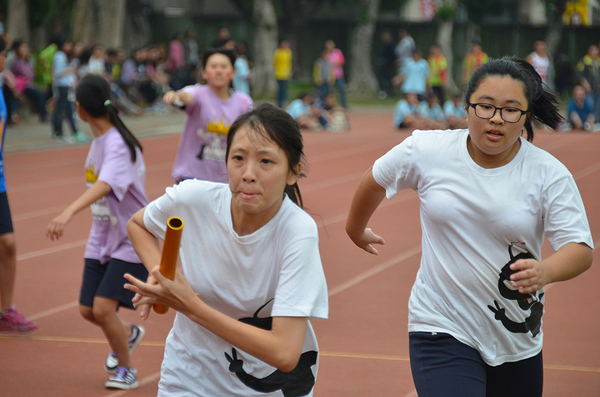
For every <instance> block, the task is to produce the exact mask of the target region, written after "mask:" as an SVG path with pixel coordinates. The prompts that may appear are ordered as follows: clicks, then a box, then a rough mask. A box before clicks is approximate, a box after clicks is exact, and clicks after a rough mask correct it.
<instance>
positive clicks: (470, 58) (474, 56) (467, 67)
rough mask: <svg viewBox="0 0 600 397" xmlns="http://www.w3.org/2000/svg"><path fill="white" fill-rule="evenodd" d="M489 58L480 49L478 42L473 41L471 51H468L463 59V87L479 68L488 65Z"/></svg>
mask: <svg viewBox="0 0 600 397" xmlns="http://www.w3.org/2000/svg"><path fill="white" fill-rule="evenodd" d="M488 60H489V57H488V55H487V54H486V53H485V52H483V50H482V49H481V43H480V42H479V41H478V40H473V43H472V44H471V51H469V52H468V53H467V54H466V55H465V58H464V59H463V85H464V86H466V85H467V83H468V81H469V80H470V79H471V76H472V75H473V73H475V71H476V70H477V69H478V68H479V67H480V66H481V65H484V64H486V63H488Z"/></svg>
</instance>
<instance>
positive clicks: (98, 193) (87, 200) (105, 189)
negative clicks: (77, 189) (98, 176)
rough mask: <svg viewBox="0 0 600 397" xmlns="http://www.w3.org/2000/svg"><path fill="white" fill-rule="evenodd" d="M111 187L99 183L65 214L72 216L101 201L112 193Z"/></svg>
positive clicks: (104, 183) (72, 204) (66, 210)
mask: <svg viewBox="0 0 600 397" xmlns="http://www.w3.org/2000/svg"><path fill="white" fill-rule="evenodd" d="M110 190H111V187H110V185H109V184H107V183H106V182H102V181H97V182H96V183H94V184H93V185H92V187H90V188H89V189H87V190H86V191H85V193H83V194H82V195H81V196H79V198H77V200H75V201H73V202H72V203H71V204H70V205H69V206H68V207H67V208H66V209H65V210H64V211H63V212H68V213H70V214H71V215H75V214H77V213H78V212H79V211H81V210H82V209H84V208H87V207H89V206H90V205H92V204H94V203H95V202H96V201H98V200H100V199H101V198H102V197H105V196H106V195H107V194H108V193H110Z"/></svg>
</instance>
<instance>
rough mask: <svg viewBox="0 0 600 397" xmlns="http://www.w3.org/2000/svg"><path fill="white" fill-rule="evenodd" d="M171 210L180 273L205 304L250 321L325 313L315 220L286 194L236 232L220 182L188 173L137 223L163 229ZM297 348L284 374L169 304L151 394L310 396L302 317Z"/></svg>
mask: <svg viewBox="0 0 600 397" xmlns="http://www.w3.org/2000/svg"><path fill="white" fill-rule="evenodd" d="M171 216H178V217H180V218H181V219H182V220H183V222H184V228H183V232H182V237H181V249H180V255H181V262H182V267H183V274H184V275H185V277H186V279H187V281H188V282H189V284H190V285H191V287H192V288H193V289H194V291H196V292H197V293H198V294H199V295H200V298H201V299H202V300H203V301H204V302H205V303H206V304H208V305H209V306H211V307H212V308H214V309H216V310H218V311H220V312H221V313H224V314H226V315H228V316H230V317H232V318H234V319H239V320H241V321H243V322H248V323H252V322H254V323H255V325H256V324H258V323H259V322H262V323H265V322H267V323H269V319H268V318H269V317H276V316H289V317H308V318H309V319H325V318H327V316H328V296H327V285H326V283H325V276H324V273H323V267H322V264H321V258H320V255H319V246H318V232H317V226H316V224H315V222H314V220H313V219H312V218H311V217H310V216H309V215H308V214H307V213H306V212H304V211H303V210H302V209H301V208H300V207H298V206H297V205H295V204H294V203H293V202H292V201H291V200H290V199H289V198H288V197H287V196H286V197H285V198H284V200H283V203H282V205H281V208H280V209H279V211H278V212H277V214H276V215H275V216H274V217H273V219H271V220H270V221H269V222H268V223H267V224H266V225H265V226H263V227H262V228H260V229H259V230H257V231H256V232H254V233H252V234H250V235H246V236H239V235H238V234H237V233H236V232H235V231H234V229H233V224H232V220H231V191H230V189H229V185H227V184H222V183H214V182H208V181H200V180H187V181H183V182H181V183H180V184H179V185H176V186H173V187H171V188H167V190H166V194H165V195H163V196H162V197H160V198H158V199H157V200H155V201H153V202H151V203H150V204H149V205H148V206H147V207H146V210H145V212H144V224H145V226H146V227H147V228H148V230H149V231H150V232H152V233H153V234H154V235H155V236H157V237H159V238H161V239H162V238H164V233H165V225H166V222H167V219H168V218H169V217H171ZM242 319H243V320H242ZM269 328H270V325H269ZM234 351H235V353H234ZM302 351H303V353H302V357H301V359H300V363H299V365H298V367H297V368H296V369H294V370H293V371H292V372H290V373H288V374H284V373H283V372H281V371H278V370H277V369H276V368H274V367H271V366H269V365H267V364H266V363H264V362H262V361H260V360H258V359H257V358H255V357H253V356H251V355H249V354H247V353H245V352H243V351H241V350H240V349H237V348H236V349H234V348H233V346H232V345H231V344H229V343H227V342H225V341H224V340H223V339H221V338H219V337H218V336H216V335H215V334H213V333H211V332H210V331H207V330H206V329H205V328H203V327H201V326H200V325H198V324H196V323H195V322H193V321H191V320H190V319H189V318H188V317H186V316H185V315H183V314H180V313H177V315H176V317H175V322H174V324H173V328H172V329H171V332H170V333H169V336H168V337H167V342H166V346H165V355H164V360H163V364H162V371H161V380H160V383H159V393H158V395H159V396H169V397H173V396H186V397H187V396H192V395H193V396H244V397H245V396H283V395H284V394H283V393H282V391H281V388H285V389H286V390H288V391H289V390H297V391H302V393H303V394H294V395H298V396H305V395H307V396H311V395H312V389H313V386H314V381H315V379H316V377H317V370H318V346H317V340H316V338H315V334H314V332H313V329H312V327H311V325H310V322H309V324H308V327H307V330H306V337H305V341H304V347H303V350H302ZM236 359H237V360H242V362H239V361H236ZM230 363H231V367H230ZM236 365H237V369H236ZM232 371H235V372H232ZM265 378H266V379H265ZM261 390H262V391H264V392H261ZM287 395H291V394H287Z"/></svg>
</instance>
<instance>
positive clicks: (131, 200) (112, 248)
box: [85, 127, 148, 263]
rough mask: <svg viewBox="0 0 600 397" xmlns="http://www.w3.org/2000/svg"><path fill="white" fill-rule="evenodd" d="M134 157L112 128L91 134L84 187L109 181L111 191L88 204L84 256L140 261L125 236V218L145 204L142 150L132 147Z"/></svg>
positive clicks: (103, 259) (98, 258) (102, 259)
mask: <svg viewBox="0 0 600 397" xmlns="http://www.w3.org/2000/svg"><path fill="white" fill-rule="evenodd" d="M136 153H137V156H136V161H135V163H132V162H131V152H130V150H129V147H127V145H126V144H125V141H124V140H123V138H122V137H121V134H119V131H117V129H116V128H114V127H113V128H111V129H109V130H108V131H107V132H106V133H105V134H104V135H102V136H100V137H96V138H94V140H93V141H92V146H91V147H90V151H89V153H88V157H87V160H86V161H85V180H86V183H87V186H88V188H89V187H91V186H92V185H93V184H94V183H95V182H96V181H103V182H105V183H107V184H108V185H110V187H111V191H110V193H108V194H107V195H106V196H105V197H103V198H101V199H100V200H98V201H96V202H95V203H94V204H92V205H91V209H92V218H93V222H92V229H91V230H90V237H89V239H88V243H87V246H86V249H85V258H89V259H97V260H99V261H100V263H107V262H108V261H109V260H110V258H115V259H120V260H122V261H126V262H132V263H140V262H141V260H140V258H139V257H138V256H137V254H136V253H135V251H134V249H133V247H132V246H131V242H130V241H129V238H128V237H127V231H126V230H125V225H126V223H127V221H128V220H129V218H131V216H132V215H133V214H135V213H136V212H137V211H138V210H139V209H141V208H143V207H145V206H146V205H147V204H148V198H147V197H146V191H145V188H144V184H145V179H146V166H145V165H144V159H143V157H142V152H141V151H140V149H139V148H136Z"/></svg>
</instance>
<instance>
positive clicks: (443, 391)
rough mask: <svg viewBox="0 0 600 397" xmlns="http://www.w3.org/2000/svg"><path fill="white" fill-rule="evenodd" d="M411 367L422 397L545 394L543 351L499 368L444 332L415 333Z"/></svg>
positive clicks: (530, 396) (534, 396)
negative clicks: (489, 363)
mask: <svg viewBox="0 0 600 397" xmlns="http://www.w3.org/2000/svg"><path fill="white" fill-rule="evenodd" d="M409 341H410V342H409V343H410V367H411V370H412V375H413V380H414V382H415V388H416V389H417V393H418V394H419V397H442V396H443V397H464V396H469V397H506V396H510V397H542V388H543V384H544V368H543V360H542V353H541V352H540V353H539V354H538V355H536V356H534V357H531V358H528V359H525V360H521V361H517V362H511V363H504V364H502V365H499V366H497V367H492V366H490V365H488V364H486V363H485V362H484V361H483V359H482V358H481V355H480V354H479V352H478V351H477V350H475V349H473V348H472V347H470V346H467V345H465V344H464V343H462V342H459V341H458V340H456V339H454V338H453V337H452V336H450V335H448V334H444V333H431V332H411V333H410V334H409Z"/></svg>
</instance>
